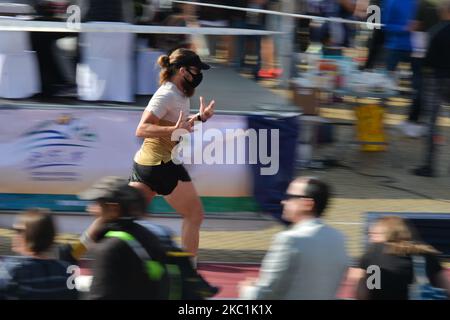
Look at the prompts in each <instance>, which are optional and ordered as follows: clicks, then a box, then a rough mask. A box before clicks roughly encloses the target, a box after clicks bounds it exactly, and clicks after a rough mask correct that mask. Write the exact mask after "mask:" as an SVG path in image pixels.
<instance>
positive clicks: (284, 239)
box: [240, 178, 348, 300]
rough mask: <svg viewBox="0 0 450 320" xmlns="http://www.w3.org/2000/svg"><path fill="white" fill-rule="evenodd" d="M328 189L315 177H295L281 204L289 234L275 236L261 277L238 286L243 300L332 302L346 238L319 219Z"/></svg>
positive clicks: (342, 271)
mask: <svg viewBox="0 0 450 320" xmlns="http://www.w3.org/2000/svg"><path fill="white" fill-rule="evenodd" d="M329 196H330V193H329V187H328V186H327V185H326V184H325V183H324V182H322V181H320V180H318V179H316V178H297V179H295V180H294V181H293V182H292V183H291V184H290V185H289V188H288V190H287V194H286V200H284V201H283V205H284V211H283V218H284V219H285V220H288V221H290V222H292V223H293V226H292V228H291V229H290V230H287V231H283V232H281V233H279V234H278V235H276V236H275V240H274V242H273V243H272V245H271V247H270V249H269V252H268V253H267V254H266V256H265V258H264V260H263V262H262V266H261V272H260V277H259V279H257V280H247V281H245V282H243V283H242V284H241V290H240V294H241V297H242V298H245V299H284V300H299V299H308V300H309V299H321V300H325V299H335V298H336V293H337V291H338V288H339V286H340V284H341V280H342V278H343V276H344V274H345V272H346V269H347V264H348V257H347V253H346V249H345V239H344V236H343V235H342V234H341V233H340V232H339V231H337V230H335V229H333V228H331V227H329V226H327V225H325V224H324V223H323V222H322V220H321V219H320V218H321V217H322V216H323V212H324V210H325V208H326V207H327V204H328V199H329Z"/></svg>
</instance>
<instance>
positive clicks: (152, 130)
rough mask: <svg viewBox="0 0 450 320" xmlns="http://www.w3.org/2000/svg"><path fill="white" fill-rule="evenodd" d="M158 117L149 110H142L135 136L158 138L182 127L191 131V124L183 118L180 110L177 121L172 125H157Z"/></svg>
mask: <svg viewBox="0 0 450 320" xmlns="http://www.w3.org/2000/svg"><path fill="white" fill-rule="evenodd" d="M158 122H159V118H158V117H157V116H155V115H154V114H153V113H152V112H150V111H144V113H143V114H142V118H141V121H140V122H139V125H138V127H137V129H136V136H137V137H139V138H158V137H167V136H170V135H172V132H174V131H175V130H176V129H179V128H182V129H186V130H188V131H192V125H191V124H190V123H189V122H188V121H185V120H183V112H180V117H179V118H178V121H177V123H176V124H175V125H173V126H160V125H158Z"/></svg>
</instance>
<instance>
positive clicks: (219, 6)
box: [172, 0, 383, 28]
mask: <svg viewBox="0 0 450 320" xmlns="http://www.w3.org/2000/svg"><path fill="white" fill-rule="evenodd" d="M172 2H175V3H180V4H190V5H194V6H200V7H210V8H218V9H228V10H236V11H246V12H254V13H264V14H271V15H277V16H285V17H291V18H300V19H311V20H316V21H322V22H325V21H329V22H339V23H347V24H356V25H364V26H370V27H371V28H380V27H382V26H383V25H382V24H380V23H372V22H365V21H355V20H348V19H342V18H336V17H320V16H311V15H305V14H296V13H288V12H280V11H273V10H264V9H253V8H243V7H233V6H225V5H220V4H211V3H200V2H191V1H181V0H173V1H172Z"/></svg>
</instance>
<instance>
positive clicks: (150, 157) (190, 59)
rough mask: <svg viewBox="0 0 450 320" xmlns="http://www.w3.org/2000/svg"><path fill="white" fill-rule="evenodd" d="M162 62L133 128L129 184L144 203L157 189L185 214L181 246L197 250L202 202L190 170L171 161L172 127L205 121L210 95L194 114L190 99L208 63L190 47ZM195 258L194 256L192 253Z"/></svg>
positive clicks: (209, 114) (208, 115) (210, 112)
mask: <svg viewBox="0 0 450 320" xmlns="http://www.w3.org/2000/svg"><path fill="white" fill-rule="evenodd" d="M158 63H159V65H160V66H161V69H162V71H161V73H160V84H161V86H160V88H159V89H158V90H157V92H156V93H155V94H154V96H153V97H152V99H151V100H150V102H149V104H148V106H147V108H146V109H145V111H144V113H143V114H142V118H141V121H140V122H139V125H138V127H137V129H136V135H137V136H138V137H140V138H144V139H145V140H144V142H143V144H142V147H141V149H140V150H139V151H138V152H137V153H136V155H135V157H134V166H133V170H132V174H131V177H130V185H131V186H133V187H136V188H137V189H139V190H141V191H142V192H143V194H144V195H145V198H146V200H147V201H148V203H150V202H151V200H152V199H153V197H154V196H155V195H156V194H160V195H162V196H164V198H165V200H166V201H167V202H168V203H169V204H170V205H171V206H172V207H173V208H174V209H175V210H176V211H177V212H178V213H180V214H181V215H182V216H183V225H182V230H181V240H182V245H183V247H184V249H186V250H187V251H188V252H190V253H192V254H193V255H194V256H197V251H198V246H199V233H200V225H201V223H202V220H203V207H202V204H201V201H200V198H199V196H198V194H197V191H196V190H195V187H194V185H193V183H192V181H191V178H190V177H189V174H188V172H187V171H186V169H185V168H184V167H183V165H182V164H175V163H174V162H173V161H172V149H173V148H174V147H175V146H176V144H177V141H172V139H171V137H172V133H174V131H176V130H177V129H185V130H187V131H189V132H192V127H193V124H194V121H202V122H205V121H207V120H208V119H210V118H211V117H212V116H213V114H214V104H215V102H214V101H211V102H210V103H209V104H207V105H206V104H205V103H204V100H203V98H202V97H200V110H199V112H198V113H197V114H196V115H195V116H192V117H189V114H190V100H189V98H190V97H192V96H193V95H194V92H195V88H196V87H197V86H198V85H199V84H200V83H201V82H202V79H203V74H202V70H208V69H209V68H210V66H209V65H207V64H205V63H203V62H202V61H201V60H200V58H199V56H198V55H197V54H196V53H195V52H193V51H191V50H188V49H177V50H175V51H173V52H172V53H171V54H170V55H168V56H167V55H163V56H161V57H160V58H159V60H158ZM194 260H195V259H194Z"/></svg>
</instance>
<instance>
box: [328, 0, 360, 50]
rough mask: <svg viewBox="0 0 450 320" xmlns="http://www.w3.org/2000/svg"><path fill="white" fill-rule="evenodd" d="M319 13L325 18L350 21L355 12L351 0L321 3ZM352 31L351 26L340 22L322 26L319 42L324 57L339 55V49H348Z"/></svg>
mask: <svg viewBox="0 0 450 320" xmlns="http://www.w3.org/2000/svg"><path fill="white" fill-rule="evenodd" d="M320 6H321V7H322V8H321V13H322V14H323V15H324V16H325V17H332V18H336V17H339V18H342V19H351V18H352V17H353V12H354V10H355V2H354V1H353V0H331V1H322V2H321V4H320ZM353 33H354V30H353V25H350V24H347V23H340V22H326V23H324V24H323V25H322V30H321V42H322V44H323V53H324V54H325V55H334V54H335V53H336V51H335V49H338V50H337V53H338V54H340V53H341V52H340V48H342V47H350V46H351V42H352V36H353Z"/></svg>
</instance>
